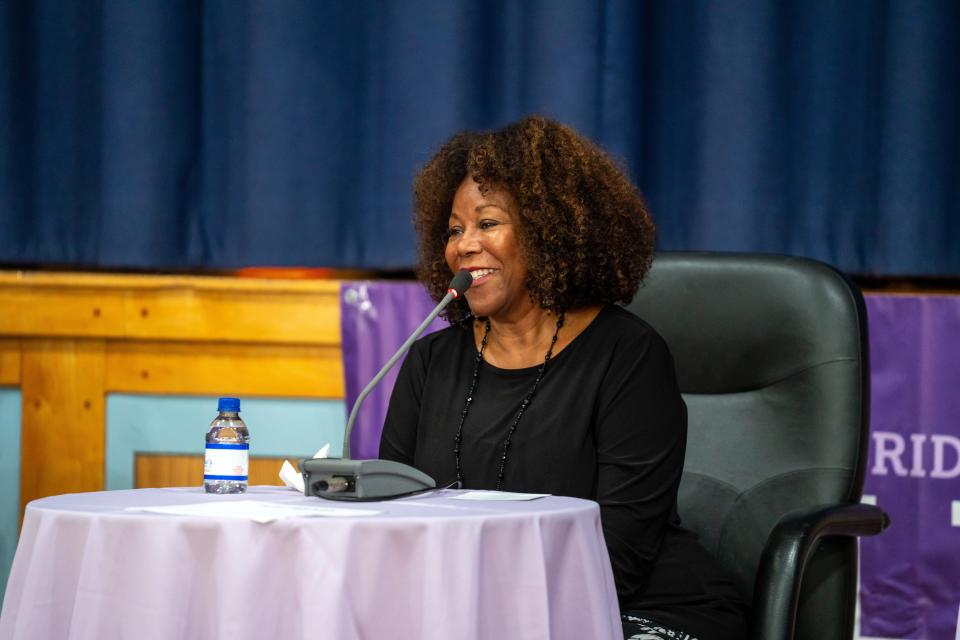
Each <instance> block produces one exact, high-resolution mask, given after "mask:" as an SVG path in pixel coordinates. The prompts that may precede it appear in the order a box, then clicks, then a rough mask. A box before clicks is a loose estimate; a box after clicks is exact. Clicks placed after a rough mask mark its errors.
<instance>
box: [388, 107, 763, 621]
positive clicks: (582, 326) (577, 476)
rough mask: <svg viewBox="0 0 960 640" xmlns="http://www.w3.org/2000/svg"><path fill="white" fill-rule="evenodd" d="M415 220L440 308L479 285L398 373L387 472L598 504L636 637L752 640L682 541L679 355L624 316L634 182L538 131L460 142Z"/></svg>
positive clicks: (648, 247) (522, 128) (645, 234)
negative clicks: (452, 295)
mask: <svg viewBox="0 0 960 640" xmlns="http://www.w3.org/2000/svg"><path fill="white" fill-rule="evenodd" d="M414 208H415V214H414V215H415V226H416V230H417V233H418V236H419V257H420V271H419V275H420V277H421V280H422V281H423V282H424V283H425V285H426V287H427V289H428V290H429V292H430V293H431V295H432V296H433V297H434V298H435V299H438V300H439V299H440V298H441V297H442V296H443V295H444V294H445V293H446V288H447V283H448V282H449V281H450V276H451V273H455V272H457V271H459V270H461V269H467V270H469V271H470V272H471V273H472V275H473V278H474V281H473V285H472V287H471V288H470V289H469V290H468V291H467V293H466V295H465V298H466V301H465V302H464V301H463V300H460V301H455V302H454V303H453V304H452V305H451V306H450V307H448V309H447V319H448V320H449V321H450V323H451V325H452V326H451V327H450V328H448V329H446V330H444V331H440V332H438V333H435V334H432V335H429V336H427V337H425V338H423V339H421V340H420V341H419V342H417V343H416V344H415V346H414V348H413V349H412V350H411V352H410V354H409V355H408V357H407V359H406V361H405V362H404V364H403V367H402V368H401V371H400V374H399V376H398V379H397V383H396V385H395V387H394V391H393V396H392V397H391V400H390V407H389V410H388V413H387V419H386V423H385V426H384V432H383V437H382V440H381V444H380V457H381V458H383V459H388V460H397V461H400V462H403V463H406V464H410V465H413V466H415V467H417V468H419V469H421V470H422V471H424V472H425V473H427V474H429V475H430V476H432V477H433V478H435V479H436V480H437V481H438V483H441V484H446V483H448V482H452V481H456V480H458V481H460V482H461V484H462V486H464V487H467V488H476V489H503V490H509V491H527V492H538V493H552V494H557V495H567V496H576V497H581V498H587V499H592V500H596V501H597V502H598V503H599V504H600V510H601V520H602V524H603V531H604V536H605V539H606V543H607V548H608V550H609V553H610V560H611V563H612V566H613V573H614V579H615V582H616V586H617V595H618V598H619V601H620V608H621V612H622V614H623V617H624V633H625V636H626V637H628V638H638V639H639V638H644V639H646V638H661V637H663V638H672V639H676V638H682V639H685V638H689V639H691V640H728V639H729V640H733V639H739V638H743V637H745V631H744V630H743V629H744V617H745V616H744V607H743V605H742V604H741V602H740V601H739V599H738V597H737V594H736V592H735V589H734V588H733V586H732V584H731V583H730V582H729V581H728V580H727V579H726V578H725V577H724V576H722V575H721V573H720V571H719V568H718V567H717V566H716V565H715V563H714V561H713V559H712V558H711V557H710V556H709V555H708V554H707V552H706V551H705V550H703V549H702V548H701V547H700V545H699V544H698V543H697V541H696V539H695V537H694V536H693V535H692V534H690V533H688V532H686V531H684V530H683V529H682V528H680V526H679V518H678V517H677V486H678V484H679V482H680V474H681V471H682V468H683V456H684V447H685V443H686V424H687V418H686V406H685V405H684V402H683V399H682V398H681V396H680V392H679V390H678V388H677V384H676V380H675V375H674V371H673V361H672V359H671V356H670V353H669V351H668V349H667V346H666V344H665V343H664V341H663V339H662V338H661V337H660V336H659V335H658V334H657V333H656V332H655V331H654V330H653V329H652V328H651V327H650V326H649V325H647V324H646V323H644V322H643V321H642V320H640V319H639V318H637V317H636V316H634V315H633V314H631V313H629V312H627V311H625V310H624V309H622V308H621V307H619V306H615V305H614V303H616V302H628V301H629V300H630V299H631V298H632V296H633V294H634V293H636V290H637V287H638V286H639V283H640V281H641V279H642V278H643V276H644V275H645V274H646V272H647V270H648V268H649V266H650V262H651V259H652V255H653V236H654V228H653V224H652V222H651V220H650V217H649V215H648V213H647V211H646V208H645V206H644V204H643V201H642V199H641V198H640V195H639V194H638V193H637V191H636V189H635V188H634V187H633V186H632V185H631V183H630V181H629V180H628V179H627V178H626V177H625V176H624V175H623V173H622V172H621V171H620V170H619V169H618V168H617V167H616V166H615V165H614V163H613V162H612V161H611V160H610V158H609V157H607V156H606V155H605V154H604V153H603V152H602V151H601V150H600V149H598V148H597V147H596V146H594V145H593V144H591V143H590V142H588V141H587V140H585V139H583V138H582V137H580V136H579V135H577V134H576V133H574V132H573V131H572V130H570V129H569V128H567V127H564V126H562V125H559V124H557V123H554V122H551V121H549V120H546V119H544V118H540V117H528V118H525V119H523V120H521V121H520V122H518V123H516V124H514V125H511V126H508V127H505V128H504V129H501V130H499V131H495V132H492V133H463V134H460V135H457V136H455V137H454V138H453V139H452V140H450V141H449V142H448V143H447V144H446V145H445V146H444V147H443V148H442V149H441V150H440V151H439V152H438V153H437V155H436V156H435V157H434V158H433V159H432V160H430V161H429V162H428V163H427V164H426V166H425V167H424V168H423V170H422V171H421V172H420V174H419V175H418V176H417V178H416V181H415V183H414ZM658 634H659V635H658ZM671 634H673V635H671Z"/></svg>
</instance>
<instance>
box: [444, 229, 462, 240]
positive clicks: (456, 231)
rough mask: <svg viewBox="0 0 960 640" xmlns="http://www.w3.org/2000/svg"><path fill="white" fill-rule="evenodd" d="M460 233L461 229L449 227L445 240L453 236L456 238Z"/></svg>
mask: <svg viewBox="0 0 960 640" xmlns="http://www.w3.org/2000/svg"><path fill="white" fill-rule="evenodd" d="M461 233H463V229H461V228H460V227H450V228H449V229H447V238H448V239H449V238H453V237H454V236H458V235H460V234H461Z"/></svg>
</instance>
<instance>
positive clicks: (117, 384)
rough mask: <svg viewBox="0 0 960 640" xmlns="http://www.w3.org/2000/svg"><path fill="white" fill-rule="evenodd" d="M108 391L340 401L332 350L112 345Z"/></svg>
mask: <svg viewBox="0 0 960 640" xmlns="http://www.w3.org/2000/svg"><path fill="white" fill-rule="evenodd" d="M105 384H106V389H107V391H125V392H132V393H178V394H187V395H189V394H198V395H218V394H232V395H238V396H250V395H266V396H276V397H325V398H342V397H343V365H342V362H341V356H340V350H339V349H338V348H336V347H333V346H310V345H258V344H215V343H183V342H169V343H156V342H126V341H123V342H121V341H115V342H111V343H110V344H109V345H108V347H107V379H106V383H105Z"/></svg>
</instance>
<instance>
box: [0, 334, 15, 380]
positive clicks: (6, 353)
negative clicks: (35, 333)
mask: <svg viewBox="0 0 960 640" xmlns="http://www.w3.org/2000/svg"><path fill="white" fill-rule="evenodd" d="M19 384H20V341H19V340H16V339H13V340H0V385H9V386H17V385H19Z"/></svg>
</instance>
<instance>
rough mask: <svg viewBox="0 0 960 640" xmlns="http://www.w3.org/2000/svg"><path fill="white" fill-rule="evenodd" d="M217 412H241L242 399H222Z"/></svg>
mask: <svg viewBox="0 0 960 640" xmlns="http://www.w3.org/2000/svg"><path fill="white" fill-rule="evenodd" d="M217 411H235V412H239V411H240V398H220V401H219V402H217Z"/></svg>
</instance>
